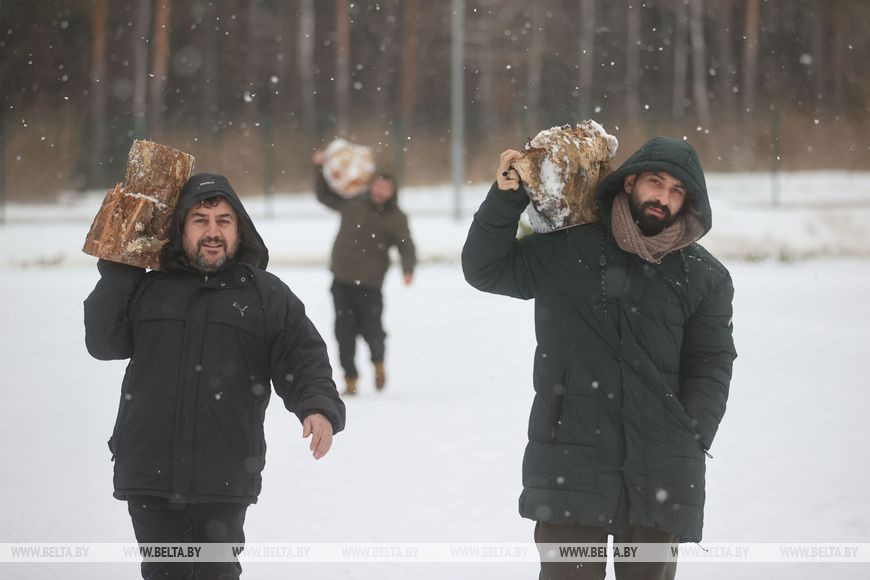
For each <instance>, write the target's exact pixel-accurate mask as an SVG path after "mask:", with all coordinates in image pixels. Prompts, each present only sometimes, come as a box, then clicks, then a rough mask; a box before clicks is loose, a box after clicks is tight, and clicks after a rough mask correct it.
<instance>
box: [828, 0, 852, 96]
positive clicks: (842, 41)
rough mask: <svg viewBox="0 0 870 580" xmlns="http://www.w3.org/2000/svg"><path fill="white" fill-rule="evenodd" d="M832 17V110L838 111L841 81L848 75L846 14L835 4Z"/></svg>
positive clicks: (840, 5)
mask: <svg viewBox="0 0 870 580" xmlns="http://www.w3.org/2000/svg"><path fill="white" fill-rule="evenodd" d="M833 12H834V14H833V16H834V33H833V37H834V54H833V60H832V62H831V65H832V66H831V77H832V78H833V79H834V92H833V95H832V97H833V101H834V102H833V103H832V105H833V109H834V110H835V111H840V110H842V109H843V85H844V84H845V83H844V82H843V81H844V79H845V78H846V76H847V75H848V74H849V73H848V70H847V69H846V51H845V45H846V44H847V43H848V40H847V39H846V13H845V9H844V7H843V4H840V3H838V4H835V5H834V6H833Z"/></svg>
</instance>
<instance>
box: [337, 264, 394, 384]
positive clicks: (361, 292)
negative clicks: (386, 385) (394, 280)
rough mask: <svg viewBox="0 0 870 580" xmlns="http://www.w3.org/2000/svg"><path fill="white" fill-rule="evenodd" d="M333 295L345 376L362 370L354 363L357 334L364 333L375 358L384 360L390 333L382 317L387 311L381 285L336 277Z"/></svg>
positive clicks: (339, 349)
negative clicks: (361, 283)
mask: <svg viewBox="0 0 870 580" xmlns="http://www.w3.org/2000/svg"><path fill="white" fill-rule="evenodd" d="M332 298H333V300H334V302H335V338H336V340H337V341H338V358H339V359H340V360H341V368H342V369H344V374H345V376H348V377H356V376H358V374H359V373H357V370H356V364H355V363H354V357H355V355H356V337H357V336H362V337H363V339H364V340H365V341H366V343H368V345H369V351H370V352H371V360H372V362H382V361H383V360H384V350H385V345H384V340H385V339H386V337H387V333H386V332H384V325H383V322H382V321H381V317H382V315H383V313H384V298H383V294H382V293H381V289H380V288H372V287H369V286H355V285H353V284H345V283H344V282H339V281H338V280H334V281H333V283H332Z"/></svg>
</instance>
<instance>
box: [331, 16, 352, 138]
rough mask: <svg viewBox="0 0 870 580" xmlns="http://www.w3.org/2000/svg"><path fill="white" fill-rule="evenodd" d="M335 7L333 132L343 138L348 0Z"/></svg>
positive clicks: (347, 86) (347, 92) (346, 99)
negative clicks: (334, 118) (334, 117)
mask: <svg viewBox="0 0 870 580" xmlns="http://www.w3.org/2000/svg"><path fill="white" fill-rule="evenodd" d="M335 5H336V6H335V7H336V10H335V40H336V43H335V116H336V120H335V121H336V122H335V132H336V134H337V135H339V136H342V137H343V136H346V135H347V132H348V129H349V127H350V10H349V8H348V0H336V2H335Z"/></svg>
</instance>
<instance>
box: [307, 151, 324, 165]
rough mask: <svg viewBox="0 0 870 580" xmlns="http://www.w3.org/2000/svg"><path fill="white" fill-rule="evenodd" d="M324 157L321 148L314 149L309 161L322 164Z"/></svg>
mask: <svg viewBox="0 0 870 580" xmlns="http://www.w3.org/2000/svg"><path fill="white" fill-rule="evenodd" d="M325 158H326V154H325V153H324V152H323V149H315V150H314V153H312V155H311V162H312V163H313V164H315V165H323V161H324V159H325Z"/></svg>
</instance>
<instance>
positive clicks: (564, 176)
mask: <svg viewBox="0 0 870 580" xmlns="http://www.w3.org/2000/svg"><path fill="white" fill-rule="evenodd" d="M618 146H619V143H618V141H617V140H616V137H614V136H613V135H608V134H607V131H605V130H604V128H603V127H602V126H601V125H599V124H598V123H596V122H595V121H593V120H591V119H590V120H587V121H583V122H582V123H580V124H578V125H577V126H576V127H571V125H563V126H562V127H552V128H550V129H546V130H544V131H541V132H540V133H538V134H537V135H536V136H535V138H534V139H532V140H531V141H529V142H528V143H526V146H525V149H524V150H523V157H522V159H518V160H517V161H514V162H513V168H514V169H516V170H517V173H519V175H520V179H521V180H522V182H523V186H524V187H525V188H526V191H527V192H528V194H529V198H530V199H531V201H532V203H530V204H529V206H528V208H527V209H526V215H527V216H528V218H529V223H530V224H531V226H532V229H534V230H535V231H536V232H538V233H542V232H552V231H554V230H559V229H562V228H567V227H570V226H576V225H579V224H586V223H590V222H594V221H595V220H597V219H598V210H597V207H596V204H595V190H596V188H597V187H598V184H599V183H600V182H601V180H602V179H604V178H605V177H606V176H607V174H608V173H610V171H611V170H612V167H611V163H610V162H611V160H612V159H613V157H614V156H615V155H616V148H617V147H618Z"/></svg>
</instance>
